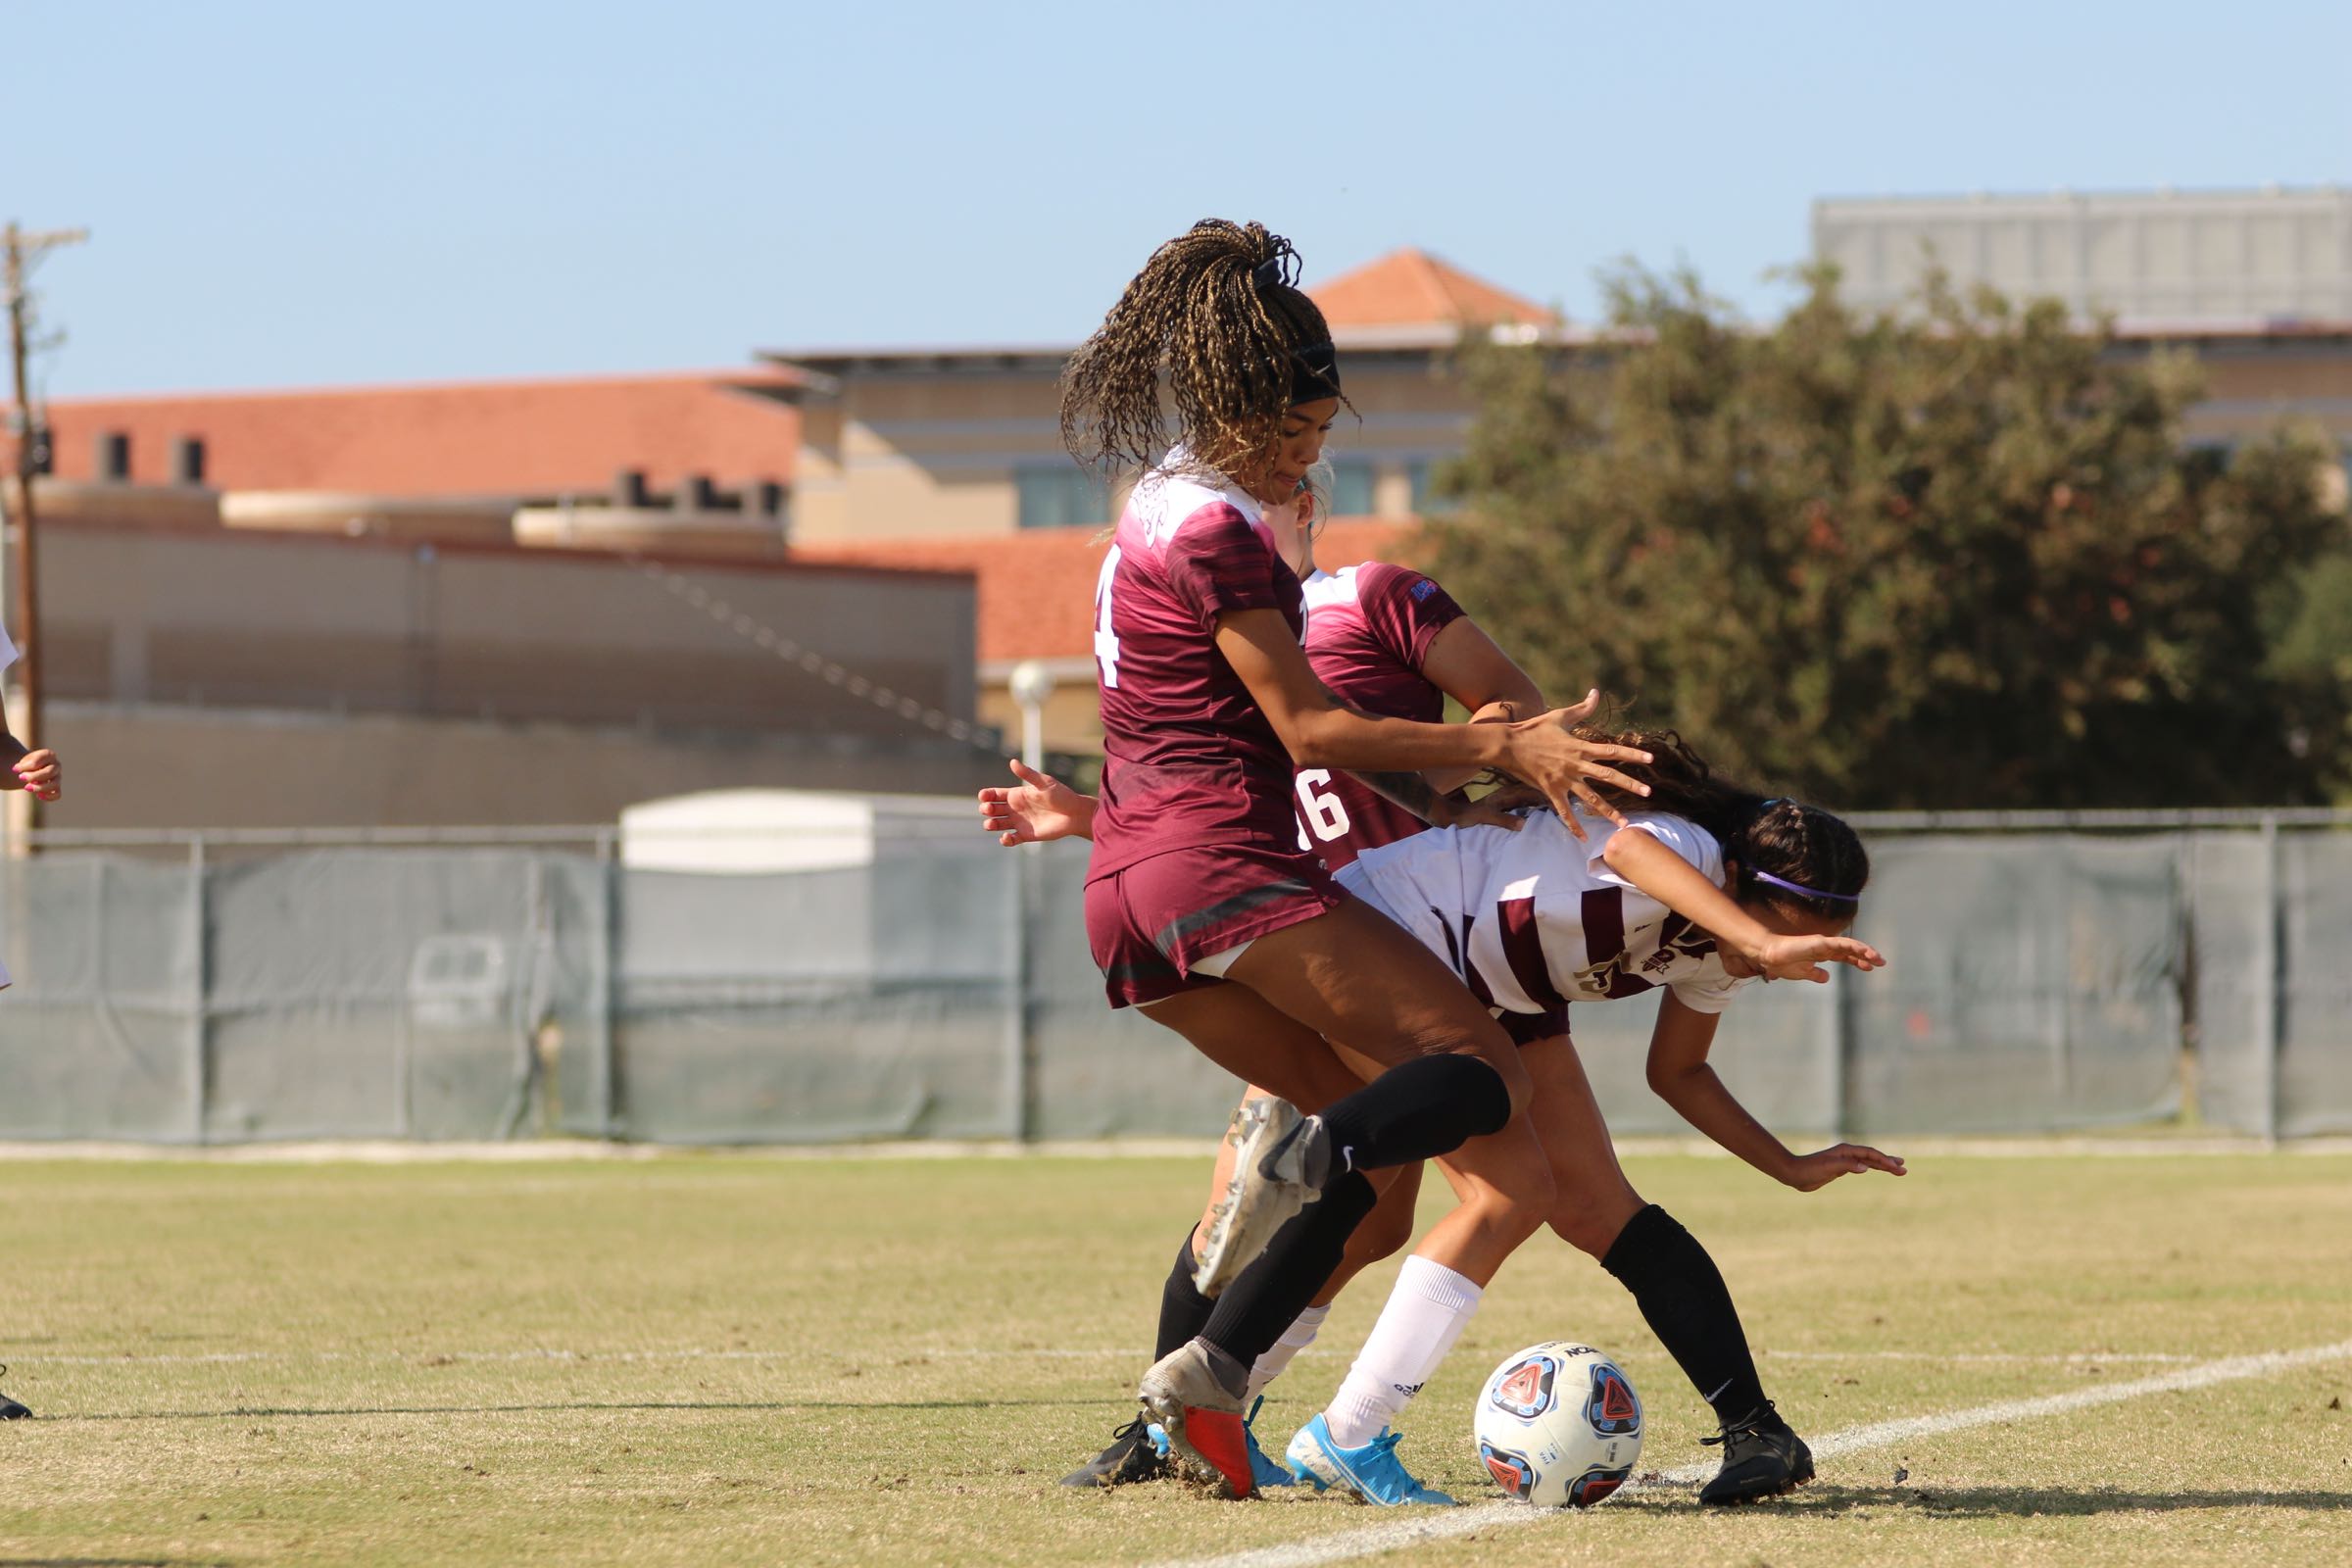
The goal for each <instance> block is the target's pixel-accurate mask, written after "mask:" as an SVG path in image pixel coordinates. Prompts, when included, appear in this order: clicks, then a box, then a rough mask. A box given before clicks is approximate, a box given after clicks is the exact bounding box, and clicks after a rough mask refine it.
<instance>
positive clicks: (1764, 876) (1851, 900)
mask: <svg viewBox="0 0 2352 1568" xmlns="http://www.w3.org/2000/svg"><path fill="white" fill-rule="evenodd" d="M1747 874H1748V875H1749V876H1752V877H1754V878H1755V879H1756V880H1757V881H1759V882H1769V883H1771V884H1772V885H1773V886H1774V887H1776V888H1787V889H1788V890H1789V892H1791V893H1801V894H1803V895H1804V896H1805V897H1806V898H1808V899H1828V900H1830V901H1831V902H1833V903H1836V904H1860V903H1861V902H1862V895H1861V894H1859V893H1824V892H1822V891H1821V890H1820V889H1819V888H1809V887H1805V886H1803V885H1802V884H1801V883H1796V882H1791V881H1789V879H1788V878H1786V877H1778V876H1774V875H1773V874H1772V873H1771V872H1770V871H1759V870H1757V869H1756V868H1755V867H1754V866H1749V867H1748V870H1747Z"/></svg>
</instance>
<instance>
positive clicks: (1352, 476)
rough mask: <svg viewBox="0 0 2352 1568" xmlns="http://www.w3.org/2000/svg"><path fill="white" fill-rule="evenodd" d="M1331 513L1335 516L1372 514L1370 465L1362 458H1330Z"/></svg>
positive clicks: (1364, 515) (1365, 515) (1367, 515)
mask: <svg viewBox="0 0 2352 1568" xmlns="http://www.w3.org/2000/svg"><path fill="white" fill-rule="evenodd" d="M1331 515H1333V516H1335V517H1369V516H1371V515H1372V465H1371V463H1370V462H1368V461H1367V460H1365V459H1363V458H1334V459H1332V460H1331Z"/></svg>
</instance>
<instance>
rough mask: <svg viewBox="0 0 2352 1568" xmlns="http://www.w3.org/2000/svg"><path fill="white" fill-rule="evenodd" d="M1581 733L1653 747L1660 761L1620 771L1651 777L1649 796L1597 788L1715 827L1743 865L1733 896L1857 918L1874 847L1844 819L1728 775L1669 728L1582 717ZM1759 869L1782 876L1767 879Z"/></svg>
mask: <svg viewBox="0 0 2352 1568" xmlns="http://www.w3.org/2000/svg"><path fill="white" fill-rule="evenodd" d="M1577 733H1578V734H1579V735H1582V736H1584V737H1585V738H1586V739H1587V740H1593V741H1602V742H1607V743H1610V744H1614V745H1618V746H1631V747H1635V748H1637V749H1639V750H1641V751H1644V752H1647V753H1649V754H1650V756H1651V758H1652V759H1653V760H1651V761H1649V762H1647V763H1640V762H1620V763H1618V764H1617V767H1618V770H1619V771H1620V772H1623V773H1625V774H1626V775H1627V776H1628V777H1631V778H1635V779H1638V780H1640V781H1641V782H1642V783H1644V784H1647V785H1648V786H1649V787H1650V793H1649V794H1648V795H1646V796H1641V795H1634V794H1631V793H1629V792H1627V791H1624V790H1619V789H1615V788H1612V787H1610V786H1607V785H1598V784H1596V785H1594V786H1593V787H1594V789H1595V791H1596V792H1597V793H1599V794H1600V795H1601V796H1602V797H1603V798H1604V799H1606V800H1607V801H1608V802H1609V804H1610V805H1612V806H1614V807H1616V808H1617V809H1619V810H1621V811H1644V810H1646V811H1667V812H1671V813H1672V814H1674V815H1676V816H1681V817H1688V818H1689V819H1690V820H1691V821H1693V822H1696V823H1697V824H1698V825H1699V826H1700V827H1703V828H1705V829H1706V830H1707V831H1708V832H1709V833H1711V834H1713V835H1714V837H1715V841H1716V842H1717V843H1719V844H1721V845H1722V846H1723V853H1724V857H1725V858H1727V859H1729V860H1731V861H1732V862H1733V863H1734V864H1735V865H1736V866H1737V867H1738V868H1739V879H1738V881H1737V882H1736V883H1735V884H1734V885H1733V888H1732V897H1733V898H1734V899H1736V900H1738V901H1740V903H1743V904H1744V903H1746V902H1748V901H1749V900H1750V899H1754V900H1757V901H1758V902H1761V903H1764V904H1768V905H1771V906H1774V907H1778V908H1781V909H1784V910H1787V911H1788V912H1789V913H1791V914H1804V915H1811V916H1815V917H1819V918H1823V919H1850V918H1852V916H1853V914H1854V910H1855V907H1856V906H1855V900H1856V899H1858V898H1859V897H1860V896H1861V893H1862V890H1863V888H1864V887H1865V886H1867V885H1868V884H1869V882H1870V854H1869V852H1868V851H1866V850H1864V849H1863V848H1862V840H1861V837H1860V836H1859V835H1858V834H1856V833H1855V832H1854V830H1853V829H1852V828H1851V827H1849V826H1847V825H1846V823H1845V822H1844V821H1843V820H1842V819H1841V818H1839V817H1837V816H1834V815H1832V814H1831V813H1830V812H1828V811H1825V810H1823V809H1821V808H1820V807H1818V806H1806V805H1803V804H1801V803H1800V802H1796V801H1791V800H1786V799H1779V798H1773V799H1768V798H1766V797H1765V796H1763V795H1761V794H1759V793H1758V792H1756V791H1754V790H1751V789H1748V788H1747V787H1746V786H1744V785H1741V784H1738V783H1735V782H1733V781H1732V780H1730V779H1727V778H1724V777H1722V776H1721V775H1720V774H1718V773H1717V772H1716V771H1715V770H1714V769H1713V768H1712V767H1710V766H1709V765H1708V763H1707V760H1706V759H1705V758H1703V757H1701V756H1699V755H1698V753H1697V752H1695V751H1693V750H1691V743H1690V742H1688V741H1686V740H1684V739H1683V738H1682V736H1681V735H1679V734H1677V733H1676V732H1675V731H1673V730H1670V729H1661V730H1639V729H1631V730H1608V729H1602V728H1600V727H1598V726H1596V725H1589V724H1580V725H1579V726H1577ZM1758 872H1762V873H1764V874H1765V875H1766V876H1771V877H1776V878H1778V879H1779V881H1778V882H1765V881H1761V880H1759V879H1758V876H1757V873H1758ZM1783 883H1793V884H1795V886H1794V887H1787V886H1782V885H1781V884H1783Z"/></svg>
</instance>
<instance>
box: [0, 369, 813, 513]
mask: <svg viewBox="0 0 2352 1568" xmlns="http://www.w3.org/2000/svg"><path fill="white" fill-rule="evenodd" d="M797 380H798V378H797V377H795V376H793V375H791V374H789V373H787V372H782V371H778V370H775V369H772V368H760V369H749V370H741V371H708V372H695V373H679V374H668V375H633V376H606V377H593V378H583V379H567V380H548V381H473V382H461V383H453V384H443V385H418V386H378V387H329V388H322V389H317V390H305V391H288V392H221V393H198V394H191V395H188V396H182V397H129V398H76V399H70V400H60V401H59V402H57V403H54V404H52V405H51V406H50V409H49V416H50V427H51V430H52V432H53V437H52V448H53V458H52V462H53V464H54V466H55V471H56V473H57V475H58V476H59V477H60V478H66V479H88V478H94V477H96V467H97V458H96V455H95V449H96V443H97V439H98V437H99V435H100V434H101V433H103V432H106V431H113V430H120V431H125V432H127V433H128V434H129V436H130V463H131V473H130V476H131V478H132V479H133V480H135V481H138V482H142V483H162V482H165V481H166V480H168V479H169V478H170V477H171V475H170V465H171V462H172V443H173V442H174V441H175V440H176V439H177V438H178V437H180V436H196V437H199V438H200V439H202V440H203V442H204V446H205V477H206V481H207V482H208V483H210V484H212V485H213V486H214V487H215V488H218V489H222V490H332V491H351V492H357V493H362V494H368V495H387V496H393V495H445V496H459V495H490V496H537V495H554V494H562V493H565V492H573V493H588V492H595V493H602V492H605V491H607V490H609V489H610V488H611V487H612V484H613V474H614V473H615V472H616V471H618V470H620V469H622V468H641V469H643V470H645V472H646V476H647V478H648V479H649V480H650V481H651V482H652V484H653V485H654V487H655V488H656V489H664V488H667V487H669V486H671V485H673V484H675V483H676V481H677V480H678V479H679V478H681V477H682V476H684V475H686V474H689V473H707V474H710V475H711V477H712V478H713V479H715V480H716V481H718V483H719V484H720V486H721V488H727V487H729V486H731V485H732V484H735V483H739V482H741V481H743V480H746V479H774V480H779V481H783V482H787V483H789V482H790V480H791V477H792V474H793V470H794V467H795V466H796V459H797V458H798V455H799V451H800V414H799V411H797V410H795V409H793V408H790V407H788V406H787V405H785V404H782V403H779V402H777V401H776V400H775V399H773V398H772V397H763V396H760V395H758V393H757V392H755V391H751V390H740V389H749V388H760V389H770V390H774V389H781V388H785V387H790V386H793V385H795V384H797ZM15 461H16V460H15V448H14V444H13V442H11V441H9V440H8V439H6V438H5V437H0V464H5V465H7V466H13V465H14V463H15Z"/></svg>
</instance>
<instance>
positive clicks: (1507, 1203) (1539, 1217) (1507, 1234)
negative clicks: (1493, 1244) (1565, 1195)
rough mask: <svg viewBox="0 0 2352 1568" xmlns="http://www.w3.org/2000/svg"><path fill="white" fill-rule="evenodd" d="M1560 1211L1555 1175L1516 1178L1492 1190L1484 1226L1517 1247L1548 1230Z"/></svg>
mask: <svg viewBox="0 0 2352 1568" xmlns="http://www.w3.org/2000/svg"><path fill="white" fill-rule="evenodd" d="M1557 1207H1558V1193H1557V1191H1556V1189H1555V1188H1554V1187H1553V1185H1552V1178H1551V1172H1550V1171H1548V1170H1534V1171H1529V1172H1525V1173H1520V1174H1516V1175H1515V1176H1514V1179H1513V1180H1512V1181H1511V1182H1510V1184H1509V1185H1508V1186H1505V1187H1497V1188H1495V1189H1492V1190H1491V1195H1490V1196H1489V1198H1488V1201H1487V1203H1486V1207H1485V1209H1484V1211H1483V1212H1482V1214H1481V1215H1480V1223H1481V1224H1482V1225H1483V1226H1484V1228H1485V1229H1486V1230H1487V1231H1488V1232H1489V1233H1490V1234H1492V1235H1494V1236H1495V1237H1497V1238H1499V1239H1501V1240H1503V1241H1505V1242H1507V1243H1508V1244H1509V1245H1510V1246H1512V1247H1516V1246H1518V1245H1519V1244H1520V1243H1521V1242H1524V1241H1526V1240H1527V1239H1528V1238H1529V1237H1531V1236H1533V1235H1535V1234H1536V1232H1538V1231H1540V1230H1542V1229H1543V1228H1544V1221H1545V1220H1547V1219H1549V1218H1550V1217H1551V1215H1552V1213H1553V1211H1554V1210H1555V1209H1556V1208H1557Z"/></svg>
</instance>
